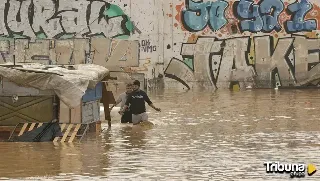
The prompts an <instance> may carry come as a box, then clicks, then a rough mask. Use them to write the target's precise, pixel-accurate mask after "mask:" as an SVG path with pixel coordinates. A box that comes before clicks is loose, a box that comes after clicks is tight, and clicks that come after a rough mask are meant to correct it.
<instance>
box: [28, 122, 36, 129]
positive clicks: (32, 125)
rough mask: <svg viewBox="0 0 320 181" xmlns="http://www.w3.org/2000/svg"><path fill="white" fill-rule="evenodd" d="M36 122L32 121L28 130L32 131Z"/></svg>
mask: <svg viewBox="0 0 320 181" xmlns="http://www.w3.org/2000/svg"><path fill="white" fill-rule="evenodd" d="M36 124H37V123H32V124H31V126H30V128H29V130H28V131H32V130H33V128H34V126H35V125H36Z"/></svg>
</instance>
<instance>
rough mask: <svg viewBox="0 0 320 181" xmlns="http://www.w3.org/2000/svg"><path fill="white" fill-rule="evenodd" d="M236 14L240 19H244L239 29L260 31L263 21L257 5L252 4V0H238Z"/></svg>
mask: <svg viewBox="0 0 320 181" xmlns="http://www.w3.org/2000/svg"><path fill="white" fill-rule="evenodd" d="M237 14H238V16H240V18H241V19H244V20H242V21H241V26H240V29H241V31H250V32H258V31H261V29H262V26H263V21H262V18H261V17H260V14H259V6H258V5H256V4H255V5H253V0H240V2H239V4H238V6H237Z"/></svg>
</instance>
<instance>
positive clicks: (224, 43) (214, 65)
mask: <svg viewBox="0 0 320 181" xmlns="http://www.w3.org/2000/svg"><path fill="white" fill-rule="evenodd" d="M169 7H170V8H168V10H170V9H171V11H172V12H173V13H168V14H167V18H171V19H173V22H172V23H171V24H170V23H169V24H170V25H171V26H172V27H173V33H172V36H171V38H172V39H173V41H172V42H169V41H168V46H169V45H170V46H173V47H172V48H170V49H169V48H168V49H167V50H165V51H166V52H170V51H171V52H173V53H172V54H173V56H172V57H171V58H170V57H169V56H167V57H166V59H167V60H168V59H170V60H169V61H168V63H167V64H166V65H167V66H166V69H165V71H164V73H165V76H166V77H167V78H170V79H174V80H177V81H179V82H180V83H181V84H182V85H183V86H184V87H186V88H188V89H192V88H195V87H201V88H207V87H213V88H229V87H230V86H233V85H235V84H236V85H239V86H240V87H241V88H245V87H263V88H273V87H277V86H292V87H294V86H318V85H319V82H320V64H319V61H320V59H319V56H320V55H319V53H320V23H319V20H320V1H317V0H314V1H312V0H292V1H290V0H239V1H224V0H215V1H195V0H194V1H193V0H184V1H176V4H169ZM181 40H182V41H181Z"/></svg>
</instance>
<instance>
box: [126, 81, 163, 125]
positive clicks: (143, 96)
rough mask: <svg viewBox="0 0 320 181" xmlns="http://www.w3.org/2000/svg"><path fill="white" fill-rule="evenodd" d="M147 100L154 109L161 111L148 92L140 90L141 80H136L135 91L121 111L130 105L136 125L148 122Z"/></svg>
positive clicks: (133, 121) (134, 83)
mask: <svg viewBox="0 0 320 181" xmlns="http://www.w3.org/2000/svg"><path fill="white" fill-rule="evenodd" d="M145 102H147V103H148V104H149V106H150V107H152V108H153V109H154V110H156V111H161V109H160V108H157V107H155V106H154V105H153V103H152V102H151V100H150V99H149V97H148V95H147V93H145V92H144V91H143V90H140V82H139V81H138V80H135V81H134V82H133V92H132V93H131V94H129V95H128V98H127V101H126V103H125V105H124V107H123V109H121V110H120V113H122V112H123V111H124V110H126V109H127V108H128V107H129V105H130V110H131V113H132V123H133V124H134V125H136V124H139V123H141V122H148V114H147V113H146V106H145Z"/></svg>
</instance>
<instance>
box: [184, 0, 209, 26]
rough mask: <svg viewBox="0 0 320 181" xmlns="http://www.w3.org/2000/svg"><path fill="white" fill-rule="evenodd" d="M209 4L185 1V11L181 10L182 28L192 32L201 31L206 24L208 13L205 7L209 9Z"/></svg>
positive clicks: (190, 0)
mask: <svg viewBox="0 0 320 181" xmlns="http://www.w3.org/2000/svg"><path fill="white" fill-rule="evenodd" d="M210 4H211V3H210V2H208V3H203V1H200V2H194V1H192V0H186V10H182V21H183V23H184V27H185V28H186V29H187V30H189V31H192V32H195V31H201V30H203V29H204V28H205V27H206V26H207V24H208V20H209V13H208V10H207V7H210Z"/></svg>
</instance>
